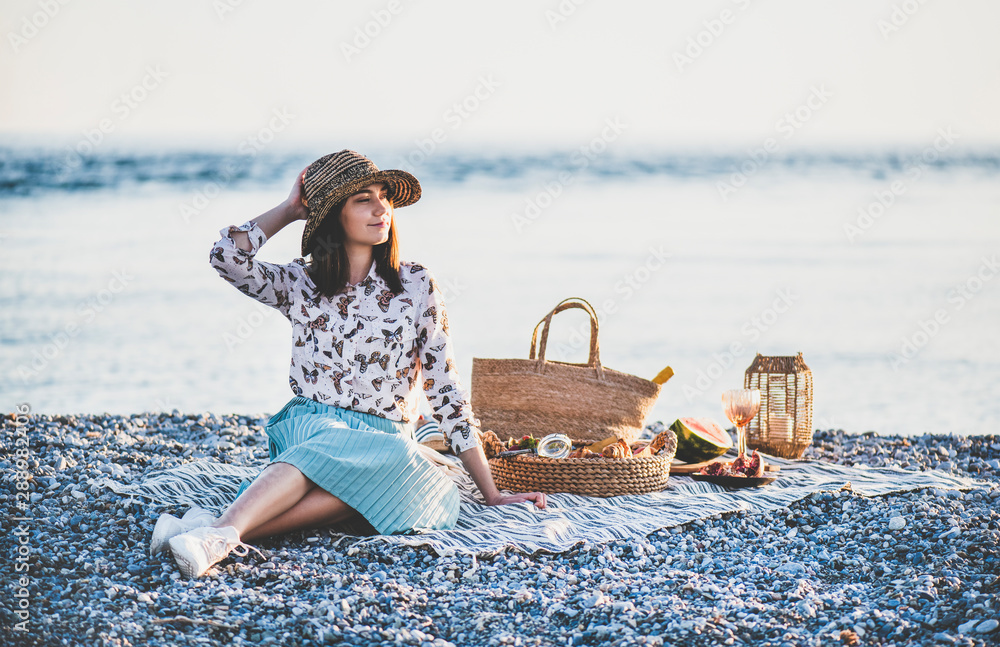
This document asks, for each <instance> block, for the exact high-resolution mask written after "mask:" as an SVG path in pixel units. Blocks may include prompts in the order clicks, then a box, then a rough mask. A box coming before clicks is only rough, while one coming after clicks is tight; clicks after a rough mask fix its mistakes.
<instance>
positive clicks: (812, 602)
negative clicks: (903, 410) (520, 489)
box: [0, 411, 1000, 647]
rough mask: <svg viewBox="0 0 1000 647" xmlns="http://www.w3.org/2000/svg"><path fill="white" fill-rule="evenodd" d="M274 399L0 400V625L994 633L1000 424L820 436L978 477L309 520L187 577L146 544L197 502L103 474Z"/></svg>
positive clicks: (397, 633) (820, 639) (568, 640)
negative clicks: (118, 404) (582, 507)
mask: <svg viewBox="0 0 1000 647" xmlns="http://www.w3.org/2000/svg"><path fill="white" fill-rule="evenodd" d="M266 420H267V416H263V415H261V416H220V415H216V414H200V415H197V414H195V415H186V414H182V413H179V412H177V411H174V412H172V413H155V414H153V413H146V414H134V415H131V416H112V415H78V416H71V415H66V416H50V415H35V414H30V415H23V416H19V417H18V416H15V415H13V414H7V415H5V417H4V418H3V427H2V430H0V470H2V473H3V481H4V483H5V484H8V485H7V487H5V488H4V489H3V491H2V492H0V508H2V512H3V518H4V519H5V520H7V521H5V526H4V532H3V533H2V537H0V542H2V543H3V547H2V550H0V571H2V573H3V580H4V582H5V590H4V596H3V598H2V599H0V643H2V644H4V645H94V646H102V647H103V646H106V645H114V646H125V645H214V644H232V645H257V644H282V645H335V644H355V645H422V646H425V647H426V646H428V645H432V646H434V647H443V646H445V645H459V646H462V645H672V644H684V645H720V644H721V645H753V646H754V647H761V646H768V645H773V646H775V647H785V646H790V645H966V646H972V645H976V646H978V645H993V644H998V643H1000V622H998V621H1000V612H998V603H997V594H998V591H1000V577H998V571H1000V487H998V484H1000V437H998V436H953V435H922V436H911V437H900V436H879V435H878V434H875V433H872V432H869V433H867V434H860V435H855V434H846V433H844V432H843V431H836V430H829V431H817V432H816V435H815V437H814V443H813V445H812V446H811V447H810V448H809V449H808V450H807V452H806V457H807V458H813V459H820V460H824V461H830V462H835V463H840V464H844V465H854V466H862V465H866V466H872V467H880V466H892V467H902V468H904V469H909V470H932V469H933V470H943V471H946V472H949V473H951V474H958V475H963V476H969V477H972V478H974V479H978V480H980V481H981V484H980V485H979V486H977V487H975V488H973V489H970V490H967V491H957V490H938V489H923V490H917V491H910V492H903V493H898V494H892V495H887V496H880V497H865V496H860V495H858V494H856V493H855V492H853V491H852V490H851V489H850V488H844V489H841V490H839V491H832V492H821V493H816V494H813V495H811V496H809V497H807V498H805V499H802V500H800V501H798V502H796V503H794V504H792V505H790V506H789V507H787V508H785V509H779V510H775V511H772V512H770V513H761V514H748V513H731V514H725V515H717V516H715V517H709V518H706V519H703V520H699V521H696V522H692V523H689V524H685V525H683V526H677V527H672V528H666V529H662V530H659V531H657V532H655V533H653V534H651V535H649V536H648V537H646V538H644V539H640V540H631V541H618V542H609V543H604V544H598V545H586V544H584V545H579V546H577V547H576V548H574V549H572V550H570V551H566V552H563V553H559V554H548V553H539V554H534V555H528V554H523V553H520V552H517V551H515V550H506V551H503V552H501V553H499V554H496V555H477V556H463V555H457V556H451V557H441V556H438V555H436V554H435V553H434V552H433V551H431V550H429V549H426V548H412V547H402V546H386V545H381V544H379V543H367V544H365V545H364V546H358V545H356V544H358V541H359V539H361V538H357V537H353V536H343V535H339V534H337V533H335V532H333V531H331V530H321V531H307V532H300V533H292V534H289V535H286V536H282V537H278V538H272V539H269V540H266V541H262V542H259V543H258V544H257V546H258V547H259V548H260V549H261V550H262V551H263V552H264V553H265V554H266V555H267V556H268V557H267V559H262V558H260V557H259V556H257V555H256V554H254V553H253V552H251V553H250V554H249V555H248V556H245V557H237V556H231V557H230V558H228V559H226V560H225V561H223V562H222V563H221V564H219V565H218V566H217V567H216V568H215V570H214V571H213V572H210V574H209V576H207V577H204V578H202V579H199V580H194V581H189V580H186V579H184V578H182V577H181V574H180V572H179V570H178V568H177V567H176V565H175V564H174V563H173V560H172V558H171V557H170V556H169V554H166V555H163V556H158V557H155V558H150V557H149V556H148V544H149V538H150V534H151V532H152V528H153V525H154V523H155V521H156V518H157V517H158V516H159V514H161V513H163V512H172V513H174V514H180V513H182V512H183V511H184V510H183V509H177V508H171V507H164V506H158V505H154V504H150V503H147V502H144V501H140V500H131V501H130V500H129V498H128V497H124V496H121V495H118V494H116V493H114V492H112V491H111V490H109V489H107V488H105V487H101V486H99V485H97V483H98V482H99V481H100V480H102V479H104V478H106V477H110V478H114V479H116V480H118V481H122V482H137V481H140V480H141V479H142V478H143V476H144V475H146V474H148V473H149V472H152V471H156V470H160V469H164V468H169V467H173V466H176V465H179V464H181V463H184V462H187V461H191V460H197V459H202V458H211V459H214V460H219V461H223V462H232V463H236V464H240V465H263V464H264V463H265V461H266V458H267V444H266V439H265V436H264V432H263V425H264V424H265V422H266ZM19 441H20V444H19ZM18 449H20V450H22V451H21V453H20V454H17V453H16V452H17V450H18ZM25 449H26V450H27V451H26V452H25V451H23V450H25ZM18 460H23V461H25V464H21V465H18ZM25 466H26V467H27V469H26V470H24V469H23V468H24V467H25ZM675 478H681V477H671V479H675ZM22 483H23V484H24V485H22ZM18 492H24V493H26V495H27V498H26V500H25V499H24V498H18V497H17V494H16V493H18ZM25 547H27V548H25Z"/></svg>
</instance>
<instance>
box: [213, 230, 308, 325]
mask: <svg viewBox="0 0 1000 647" xmlns="http://www.w3.org/2000/svg"><path fill="white" fill-rule="evenodd" d="M235 231H245V232H246V233H247V236H248V237H249V239H250V251H249V252H247V251H244V250H243V249H241V248H239V247H237V246H236V243H235V242H234V241H233V239H232V237H231V236H230V234H231V233H232V232H235ZM219 235H220V236H222V238H221V239H220V240H219V241H218V242H216V243H215V245H214V246H213V247H212V253H211V255H210V256H209V263H211V265H212V267H214V268H215V271H216V272H218V273H219V275H220V276H221V277H222V278H224V279H226V280H227V281H229V282H230V283H232V284H233V285H234V286H235V287H236V289H237V290H239V291H240V292H242V293H243V294H245V295H247V296H248V297H251V298H253V299H256V300H257V301H260V302H261V303H263V304H264V305H268V306H271V307H272V308H277V309H278V310H280V311H281V312H282V313H284V314H286V315H287V314H288V312H287V311H288V304H289V302H290V295H291V291H292V289H293V287H294V286H293V277H292V276H291V274H290V273H289V271H288V270H287V269H286V268H285V267H284V266H281V265H275V264H273V263H266V262H264V261H258V260H255V259H254V256H255V255H256V254H257V250H258V249H260V247H261V245H263V244H264V243H265V242H266V241H267V235H265V234H264V231H263V230H262V229H261V228H260V227H259V226H257V223H255V222H253V221H249V220H248V221H247V222H245V223H243V224H242V225H239V226H235V225H233V226H230V227H225V228H223V229H221V230H219Z"/></svg>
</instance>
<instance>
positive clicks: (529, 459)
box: [489, 454, 673, 466]
mask: <svg viewBox="0 0 1000 647" xmlns="http://www.w3.org/2000/svg"><path fill="white" fill-rule="evenodd" d="M489 460H491V461H495V460H507V461H517V462H520V463H538V464H541V465H567V464H569V465H583V464H586V465H595V466H596V465H628V464H635V463H656V462H660V461H672V460H673V458H672V457H667V456H629V457H628V458H608V457H607V456H602V457H600V458H549V457H547V456H532V455H530V454H517V455H516V456H506V457H503V458H501V457H499V456H494V457H493V458H491V459H489Z"/></svg>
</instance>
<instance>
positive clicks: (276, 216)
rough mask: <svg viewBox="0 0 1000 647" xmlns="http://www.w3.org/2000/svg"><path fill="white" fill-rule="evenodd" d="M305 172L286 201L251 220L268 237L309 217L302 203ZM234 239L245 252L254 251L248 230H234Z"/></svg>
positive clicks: (300, 174)
mask: <svg viewBox="0 0 1000 647" xmlns="http://www.w3.org/2000/svg"><path fill="white" fill-rule="evenodd" d="M305 174H306V172H305V171H302V172H301V173H299V176H298V177H297V178H296V179H295V186H293V187H292V192H291V193H289V194H288V197H287V198H286V199H285V201H284V202H282V203H281V204H279V205H278V206H277V207H275V208H273V209H271V210H270V211H267V212H265V213H263V214H261V215H259V216H257V217H256V218H254V219H253V220H251V221H250V222H252V223H254V224H256V225H257V226H258V227H260V229H261V231H263V232H264V235H265V236H266V237H267V238H271V237H273V236H274V235H275V234H276V233H278V232H279V231H281V230H282V229H284V228H285V226H286V225H288V224H291V223H293V222H295V221H296V220H306V219H307V218H308V217H309V210H308V209H307V208H306V206H305V205H303V204H302V178H303V177H305ZM232 239H233V242H234V243H236V246H237V247H239V248H240V249H242V250H243V251H244V252H249V251H252V249H251V245H250V236H248V235H247V233H246V232H243V231H237V232H233V233H232Z"/></svg>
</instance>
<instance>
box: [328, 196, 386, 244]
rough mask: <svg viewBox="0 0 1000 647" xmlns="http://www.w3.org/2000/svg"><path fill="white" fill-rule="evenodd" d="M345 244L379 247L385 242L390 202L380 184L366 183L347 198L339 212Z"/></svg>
mask: <svg viewBox="0 0 1000 647" xmlns="http://www.w3.org/2000/svg"><path fill="white" fill-rule="evenodd" d="M340 222H341V224H342V225H343V226H344V237H345V242H346V243H354V244H359V245H379V244H381V243H384V242H386V241H387V240H389V227H391V226H392V203H391V202H389V197H388V188H387V187H386V185H385V184H383V183H381V182H376V183H374V184H369V185H368V186H366V187H364V188H363V189H361V190H360V191H358V192H357V193H355V194H353V195H352V196H351V197H349V198H347V202H345V203H344V208H343V209H342V210H341V212H340Z"/></svg>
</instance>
